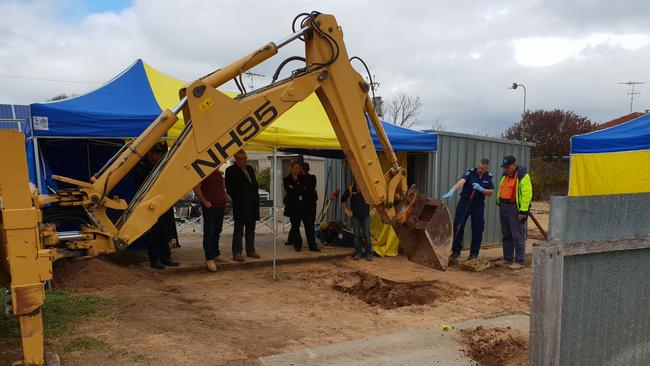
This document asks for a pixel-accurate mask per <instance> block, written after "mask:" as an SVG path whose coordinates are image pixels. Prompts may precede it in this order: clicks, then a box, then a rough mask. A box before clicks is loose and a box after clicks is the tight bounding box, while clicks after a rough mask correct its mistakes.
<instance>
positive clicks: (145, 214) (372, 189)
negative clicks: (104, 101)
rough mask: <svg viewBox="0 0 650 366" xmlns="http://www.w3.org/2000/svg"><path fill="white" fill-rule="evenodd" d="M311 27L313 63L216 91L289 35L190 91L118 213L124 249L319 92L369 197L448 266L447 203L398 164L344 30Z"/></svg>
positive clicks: (422, 250) (329, 19)
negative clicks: (171, 141) (415, 183)
mask: <svg viewBox="0 0 650 366" xmlns="http://www.w3.org/2000/svg"><path fill="white" fill-rule="evenodd" d="M303 25H304V28H302V29H301V30H300V31H298V32H296V33H295V34H293V35H292V36H290V37H289V38H288V40H289V41H290V40H295V39H297V38H299V37H302V38H303V39H304V42H305V63H306V67H305V68H303V69H301V70H300V71H299V72H298V73H294V74H293V76H292V77H291V78H289V79H286V80H283V81H280V82H277V83H273V84H271V85H269V86H267V87H265V88H262V89H258V90H256V91H255V92H252V93H248V94H243V95H241V96H240V97H238V98H235V99H232V98H230V97H228V96H227V95H225V94H224V93H222V92H220V91H219V90H217V89H216V88H217V87H219V86H221V85H223V84H224V83H225V82H227V81H228V80H231V79H233V78H236V77H238V76H239V75H241V74H242V73H243V72H245V71H247V70H248V69H250V68H252V67H253V66H255V65H257V64H258V63H260V62H262V61H264V60H265V59H267V58H270V57H271V56H273V55H274V54H275V53H277V49H278V48H279V47H281V46H283V45H285V44H287V42H289V41H283V42H280V43H279V44H280V46H277V45H275V44H274V43H270V44H268V45H266V46H264V47H262V48H260V49H259V50H257V51H255V52H253V53H251V54H250V55H248V56H246V57H245V58H243V59H241V60H239V61H237V62H235V63H234V64H232V65H229V66H227V67H225V68H223V69H220V70H217V71H215V72H214V73H212V74H210V75H209V76H207V77H205V78H203V79H200V80H197V81H195V82H193V83H191V84H190V85H188V86H187V87H186V88H184V89H183V90H181V93H180V94H181V104H180V105H179V107H177V108H176V110H181V111H182V112H183V114H184V118H185V120H186V121H189V122H188V124H187V126H186V127H185V129H184V131H183V132H182V134H181V135H180V138H179V139H178V141H177V142H176V144H175V145H174V146H173V148H172V149H171V151H170V152H169V153H168V154H167V156H166V157H165V158H164V159H163V161H162V162H161V163H160V164H159V165H158V167H157V169H156V170H155V171H154V172H152V174H151V175H150V176H149V179H148V180H147V181H146V182H145V184H144V185H143V187H142V189H141V190H140V191H139V192H138V193H137V195H136V197H135V198H134V199H133V200H132V201H131V204H130V205H129V207H128V208H127V210H126V211H125V212H124V215H123V216H122V218H121V219H120V220H119V221H118V223H117V228H118V230H119V231H118V234H117V237H116V238H115V241H116V243H117V244H118V246H119V247H124V246H128V245H129V244H130V243H132V242H133V240H135V239H137V238H138V237H139V236H140V235H142V234H143V233H144V232H146V231H147V230H148V228H150V227H151V226H152V225H153V224H154V223H155V221H156V220H157V218H158V217H159V216H160V215H161V214H162V213H163V212H165V211H167V210H168V209H169V208H170V207H171V206H172V205H173V204H174V203H175V202H176V200H177V199H178V198H179V197H181V196H182V195H183V194H185V193H186V192H187V191H188V190H190V189H191V188H192V187H194V186H196V185H197V184H198V183H199V182H200V181H201V180H202V179H203V178H204V177H206V176H207V175H209V174H210V173H211V172H212V171H214V170H215V169H217V168H218V167H219V166H220V165H221V164H223V163H224V162H225V161H227V160H228V159H229V158H230V157H232V156H233V155H234V154H235V152H236V151H237V150H239V149H241V148H242V147H243V146H245V145H246V144H247V143H249V142H250V141H252V140H253V139H254V138H255V136H257V135H258V134H259V133H260V132H261V131H262V130H264V129H265V128H266V127H268V126H269V125H271V124H272V123H273V121H275V120H276V119H277V118H278V117H279V116H281V115H282V114H283V113H284V112H286V111H287V110H289V109H291V108H292V107H293V106H294V105H295V104H296V103H298V102H301V101H303V100H304V99H306V98H307V97H308V96H309V95H311V94H312V93H314V92H315V93H316V95H317V96H318V98H319V99H320V101H321V103H322V105H323V107H324V109H325V111H326V113H327V115H328V117H329V119H330V121H331V123H332V127H333V129H334V132H335V133H336V136H337V138H338V140H339V142H340V144H341V147H342V149H343V152H344V154H345V156H346V158H347V161H348V165H349V167H350V169H351V170H352V174H353V176H354V177H355V179H356V181H357V184H358V186H359V187H360V189H361V192H362V194H363V197H364V198H365V199H366V201H367V202H368V203H369V204H371V205H373V206H374V207H375V208H376V209H377V211H378V212H379V213H380V215H381V217H382V220H383V221H384V222H385V223H391V224H392V225H393V226H394V228H395V230H396V232H397V235H398V236H399V237H400V239H402V240H401V241H400V242H401V248H402V250H403V251H404V252H405V253H406V254H407V255H408V256H409V259H411V260H413V261H415V262H417V263H421V264H424V265H428V266H431V267H435V268H438V269H441V270H444V269H445V268H446V266H447V256H448V254H449V250H450V245H451V234H452V233H451V220H450V218H449V214H448V211H447V210H446V207H445V206H444V204H443V203H442V202H441V201H439V200H432V199H430V198H426V197H423V196H421V195H419V194H418V193H417V191H415V190H414V189H413V190H408V187H407V183H406V171H405V170H404V169H403V168H401V167H400V166H399V165H398V163H397V158H396V156H395V153H394V151H393V148H392V146H391V144H390V141H389V139H388V137H387V136H386V134H385V131H384V129H383V127H382V125H381V123H380V121H379V118H378V116H377V115H376V113H375V110H374V107H373V105H372V102H371V100H370V98H369V96H368V91H369V85H368V84H367V83H366V82H365V81H364V79H363V78H362V77H361V75H359V73H357V72H356V71H355V70H354V68H353V67H352V65H351V63H350V61H349V56H348V54H347V50H346V48H345V44H344V42H343V32H342V30H341V28H340V27H339V26H338V24H337V23H336V20H335V19H334V17H333V16H332V15H325V14H319V13H311V14H309V15H307V16H306V18H305V20H304V21H303ZM172 114H173V113H172ZM370 125H372V128H374V130H375V132H376V134H377V136H378V137H379V141H380V143H381V145H382V150H383V153H384V154H385V156H386V160H387V161H388V162H389V163H390V164H391V167H390V169H389V170H388V171H387V172H384V171H383V170H382V168H381V165H380V163H379V159H378V156H377V152H376V151H375V147H374V144H373V142H372V139H371V135H370ZM100 180H101V179H100ZM171 182H173V184H171Z"/></svg>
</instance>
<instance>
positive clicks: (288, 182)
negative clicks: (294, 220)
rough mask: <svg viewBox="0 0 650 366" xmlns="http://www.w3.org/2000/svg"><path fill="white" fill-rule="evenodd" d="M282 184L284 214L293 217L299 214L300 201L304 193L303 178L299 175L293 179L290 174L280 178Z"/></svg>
mask: <svg viewBox="0 0 650 366" xmlns="http://www.w3.org/2000/svg"><path fill="white" fill-rule="evenodd" d="M282 183H283V185H284V191H285V192H286V194H285V196H284V215H285V216H289V217H293V216H298V215H300V201H301V198H302V195H303V194H304V191H305V189H304V186H303V180H302V179H301V177H300V176H298V179H295V180H294V179H293V177H292V176H291V174H289V175H287V176H286V177H284V179H283V180H282Z"/></svg>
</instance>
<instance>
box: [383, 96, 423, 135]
mask: <svg viewBox="0 0 650 366" xmlns="http://www.w3.org/2000/svg"><path fill="white" fill-rule="evenodd" d="M384 111H385V113H384V115H385V116H386V118H388V120H389V121H390V122H392V123H394V124H396V125H398V126H402V127H406V128H410V127H413V126H415V125H417V124H419V123H420V121H418V119H417V116H418V115H419V114H420V112H421V111H422V101H421V100H420V97H419V96H417V95H408V94H405V93H400V94H397V95H396V96H394V97H393V98H391V99H389V100H388V101H386V102H384Z"/></svg>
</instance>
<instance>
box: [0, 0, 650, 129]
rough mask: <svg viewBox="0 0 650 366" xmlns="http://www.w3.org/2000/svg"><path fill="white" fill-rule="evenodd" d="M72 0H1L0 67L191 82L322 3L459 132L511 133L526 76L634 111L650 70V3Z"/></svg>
mask: <svg viewBox="0 0 650 366" xmlns="http://www.w3.org/2000/svg"><path fill="white" fill-rule="evenodd" d="M75 1H76V0H74V1H72V0H70V1H44V0H43V1H40V0H37V1H6V0H4V1H3V0H0V14H3V17H2V18H1V19H0V34H2V37H0V75H9V76H19V77H35V78H42V79H63V80H77V81H90V82H104V81H106V80H109V79H110V78H111V77H113V76H114V75H116V74H118V73H119V72H120V71H121V70H123V69H124V68H126V67H127V66H128V65H130V64H131V63H132V62H133V61H134V60H135V59H137V58H142V59H144V60H145V61H147V62H148V63H150V64H151V65H152V66H154V67H156V68H158V69H160V70H161V71H163V72H165V73H168V74H170V75H174V76H176V77H178V78H181V79H184V80H188V81H189V80H192V79H193V78H196V77H198V76H200V75H204V74H206V73H208V72H211V71H213V70H214V69H217V68H219V67H222V66H224V65H226V64H228V63H230V62H232V61H233V60H235V59H237V58H239V57H241V56H242V55H244V54H246V53H248V52H250V51H251V50H253V49H255V48H257V47H259V46H261V45H263V44H265V43H267V42H269V41H277V40H280V39H281V38H283V37H284V36H286V35H288V34H289V33H290V32H291V29H290V28H291V24H290V23H291V20H292V19H293V17H294V15H296V14H298V13H299V12H302V11H306V10H307V11H308V10H312V9H318V10H321V11H323V12H328V13H332V14H335V15H336V16H337V20H338V22H339V24H340V25H341V26H342V27H343V30H344V33H345V37H346V46H347V49H348V52H349V53H350V55H358V56H361V57H363V58H364V60H365V61H366V62H367V63H368V65H369V66H370V67H371V71H372V73H373V74H374V76H375V77H376V79H377V81H378V82H380V87H379V90H378V93H379V94H380V95H382V96H383V97H384V98H390V97H391V96H393V95H395V94H396V93H399V92H407V93H411V94H416V95H419V96H420V97H421V99H422V101H423V105H424V107H423V111H422V115H421V116H420V120H421V121H422V123H423V125H422V127H427V126H428V125H430V123H431V121H434V120H441V121H443V123H445V124H446V125H447V128H448V129H450V130H455V131H464V132H471V131H475V130H478V129H481V130H486V131H492V132H501V131H503V130H505V129H506V128H507V126H508V125H510V124H511V123H512V122H514V121H516V120H517V119H518V118H519V116H520V114H521V110H522V95H521V93H520V91H513V90H509V89H507V88H508V86H509V85H510V84H512V82H515V81H516V82H520V83H523V84H525V85H526V87H527V89H528V103H527V107H528V108H531V109H535V108H556V107H557V108H565V109H570V110H575V111H576V112H577V113H580V114H584V115H586V116H588V117H590V118H592V119H594V120H596V121H602V120H607V119H610V118H614V117H616V116H619V115H621V114H624V113H626V112H627V99H626V98H627V97H626V95H625V92H626V90H625V88H624V87H622V86H620V85H617V84H616V83H617V82H618V81H624V80H647V79H648V77H649V76H648V74H647V66H646V64H647V60H648V59H649V57H650V45H649V44H648V42H649V37H650V29H649V27H648V25H647V20H646V19H644V17H643V16H641V15H640V13H642V11H641V9H647V8H648V6H647V5H645V2H637V3H636V5H637V6H638V9H640V10H639V11H637V12H636V13H637V14H631V13H635V12H629V11H628V12H625V11H621V10H619V6H618V5H617V4H618V3H616V4H614V3H611V2H605V1H600V0H599V2H597V3H595V5H592V6H587V5H585V3H583V2H582V1H577V4H573V3H574V2H566V1H559V0H558V1H541V0H538V1H523V2H522V1H515V0H495V1H490V2H489V3H484V2H476V1H471V0H459V1H456V2H454V3H447V2H439V1H431V2H424V1H417V2H416V1H401V2H396V1H389V0H379V1H370V0H361V1H344V0H330V1H319V2H317V3H316V4H315V3H314V2H306V1H303V0H281V1H273V2H268V1H262V0H251V1H236V0H220V1H200V0H185V1H183V2H173V1H154V0H136V1H135V2H134V3H133V5H132V6H129V7H126V8H123V9H120V10H119V11H102V12H101V13H91V14H82V15H79V16H78V18H75V19H70V18H69V17H63V16H62V15H61V14H66V13H70V12H71V11H70V10H71V9H70V7H74V6H75ZM547 5H548V6H547ZM628 5H629V4H628ZM581 12H584V15H585V16H584V17H582V16H581V15H580V14H581ZM72 13H74V12H72ZM647 13H648V12H645V13H644V14H647ZM302 53H303V50H302V49H301V44H300V43H296V44H292V45H291V46H288V47H287V48H285V49H282V50H281V52H280V55H278V57H276V58H275V59H273V60H270V61H269V62H267V63H264V64H262V65H260V66H258V67H256V68H255V70H254V71H255V72H256V73H260V74H263V75H267V77H266V78H258V79H257V80H255V84H256V85H260V83H262V82H268V81H269V80H270V77H268V76H270V75H272V74H273V72H274V70H275V67H276V66H277V64H278V63H279V62H280V61H281V59H282V58H284V57H287V56H290V55H295V54H298V55H299V54H302ZM0 85H1V86H2V87H1V88H0V102H3V103H7V102H9V103H30V102H38V101H43V100H45V99H47V98H49V97H52V96H54V95H57V94H60V93H62V92H65V93H77V94H79V93H84V92H87V91H88V90H91V89H93V88H95V87H97V86H98V84H87V83H65V82H56V83H55V82H46V81H34V80H25V79H15V78H7V77H2V76H0ZM227 87H228V88H232V87H233V86H227ZM640 91H641V93H642V94H641V95H638V96H637V99H636V102H635V103H636V105H637V106H638V108H637V109H642V108H646V107H650V98H649V96H650V90H648V91H646V90H644V89H643V87H642V88H641V89H640Z"/></svg>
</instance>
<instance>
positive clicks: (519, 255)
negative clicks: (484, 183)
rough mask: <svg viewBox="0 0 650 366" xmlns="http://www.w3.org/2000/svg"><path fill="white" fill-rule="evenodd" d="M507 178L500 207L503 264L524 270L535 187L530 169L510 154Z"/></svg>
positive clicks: (499, 194) (505, 163)
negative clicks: (529, 218) (529, 214)
mask: <svg viewBox="0 0 650 366" xmlns="http://www.w3.org/2000/svg"><path fill="white" fill-rule="evenodd" d="M501 167H502V168H503V175H502V176H501V182H500V183H499V189H498V191H497V206H499V217H500V218H501V233H502V235H503V260H502V261H501V262H500V263H499V264H500V265H507V266H508V267H509V268H510V269H515V270H518V269H522V268H523V266H524V264H525V263H526V259H525V255H526V232H527V219H528V212H529V211H530V203H531V201H532V199H533V185H532V183H531V181H530V175H528V171H527V169H526V168H524V167H522V166H519V165H517V159H516V158H515V157H514V156H512V155H508V156H506V157H504V158H503V162H502V164H501Z"/></svg>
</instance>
